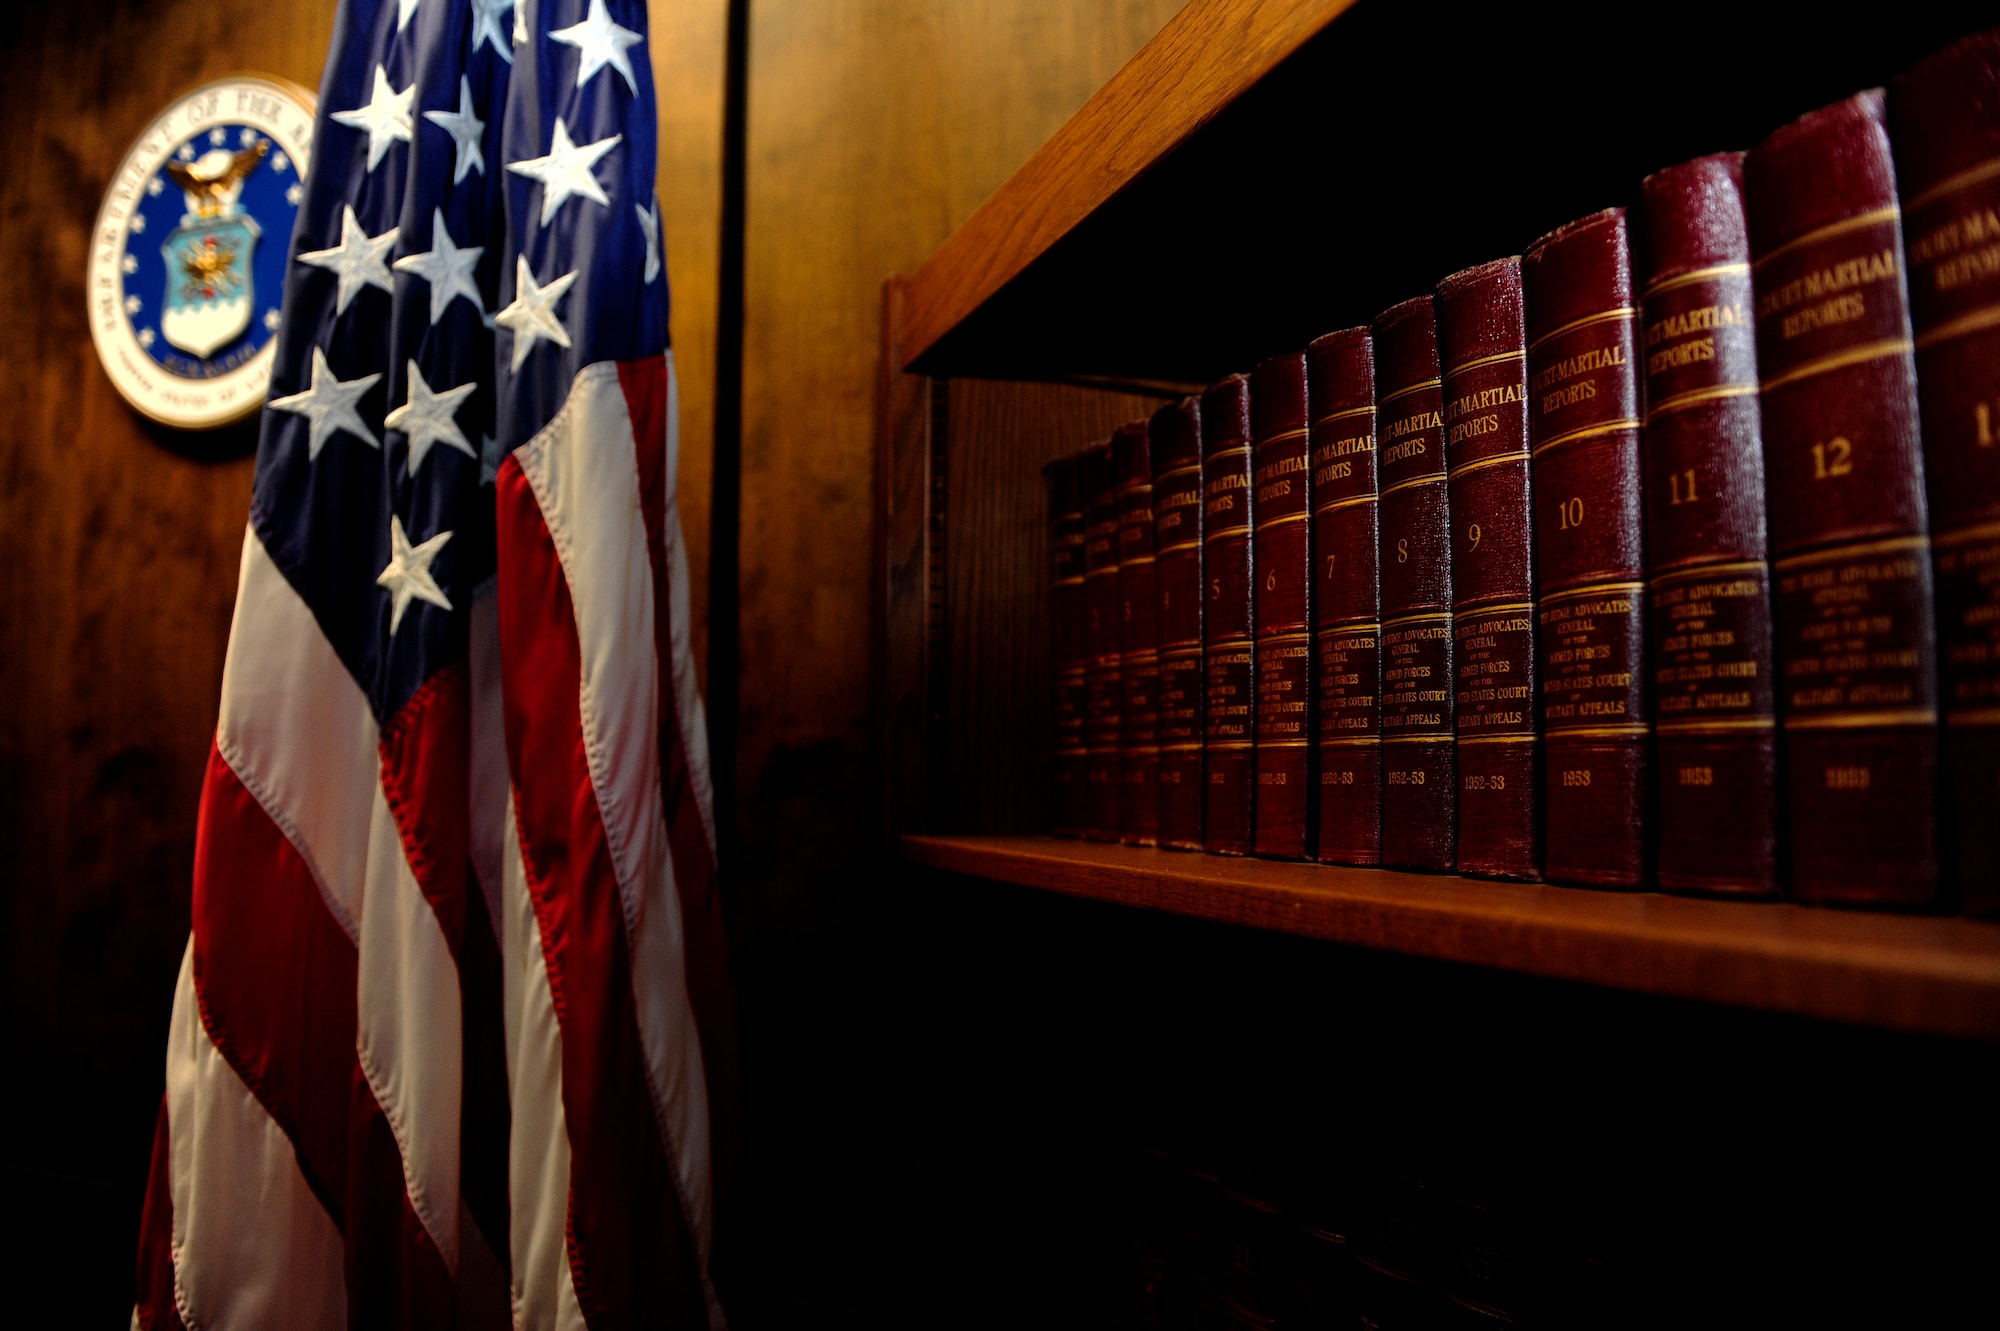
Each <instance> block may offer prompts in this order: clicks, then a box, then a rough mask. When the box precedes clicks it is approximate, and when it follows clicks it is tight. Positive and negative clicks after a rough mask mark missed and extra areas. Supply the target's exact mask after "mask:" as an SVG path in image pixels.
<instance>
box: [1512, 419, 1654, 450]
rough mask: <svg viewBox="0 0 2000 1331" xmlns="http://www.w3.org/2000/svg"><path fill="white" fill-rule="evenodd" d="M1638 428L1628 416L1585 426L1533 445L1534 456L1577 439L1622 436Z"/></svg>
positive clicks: (1637, 424) (1637, 423)
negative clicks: (1608, 435)
mask: <svg viewBox="0 0 2000 1331" xmlns="http://www.w3.org/2000/svg"><path fill="white" fill-rule="evenodd" d="M1638 428H1639V422H1638V421H1636V420H1633V419H1632V418H1631V417H1630V416H1621V417H1619V418H1618V419H1617V420H1615V421H1605V422H1604V423H1603V424H1601V425H1586V426H1584V427H1583V428H1582V429H1580V430H1569V431H1567V432H1565V433H1563V434H1559V435H1557V436H1556V437H1555V438H1553V439H1544V440H1542V442H1541V443H1539V444H1536V445H1535V456H1536V457H1540V456H1541V455H1542V454H1544V453H1546V452H1548V451H1549V450H1550V449H1551V448H1556V447H1558V446H1560V445H1562V444H1573V443H1575V442H1576V441H1577V440H1579V439H1595V438H1597V437H1598V436H1599V435H1606V434H1622V433H1624V432H1625V431H1626V430H1636V429H1638Z"/></svg>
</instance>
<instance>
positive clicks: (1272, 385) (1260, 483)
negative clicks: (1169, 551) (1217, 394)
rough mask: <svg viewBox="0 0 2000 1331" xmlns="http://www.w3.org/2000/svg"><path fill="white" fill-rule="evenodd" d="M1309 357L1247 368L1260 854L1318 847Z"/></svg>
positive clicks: (1297, 855)
mask: <svg viewBox="0 0 2000 1331" xmlns="http://www.w3.org/2000/svg"><path fill="white" fill-rule="evenodd" d="M1308 420H1309V417H1308V415H1307V410H1306V358H1305V354H1304V353H1303V352H1292V353H1290V354H1288V355H1283V356H1273V357H1271V358H1270V359H1269V360H1267V361H1265V362H1264V363H1263V364H1261V365H1259V366H1258V367H1257V370H1256V373H1254V374H1252V375H1251V376H1250V431H1251V437H1252V439H1253V440H1254V441H1255V442H1254V449H1255V453H1254V457H1255V461H1256V466H1257V472H1256V484H1257V499H1256V512H1257V536H1256V547H1257V551H1256V560H1257V582H1256V588H1257V590H1256V604H1257V853H1258V854H1259V855H1263V856H1267V857H1270V858H1272V859H1288V860H1296V859H1304V858H1305V857H1306V856H1307V855H1309V854H1310V853H1311V851H1312V837H1311V828H1310V827H1309V825H1308V824H1309V822H1310V819H1311V815H1312V813H1313V798H1312V757H1313V753H1312V712H1313V708H1312V448H1311V444H1310V441H1309V440H1308V438H1307V435H1308V425H1307V422H1308Z"/></svg>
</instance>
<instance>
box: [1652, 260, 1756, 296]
mask: <svg viewBox="0 0 2000 1331" xmlns="http://www.w3.org/2000/svg"><path fill="white" fill-rule="evenodd" d="M1739 273H1740V274H1742V275H1743V276H1745V277H1747V276H1749V275H1750V265H1749V264H1747V263H1718V264H1712V265H1710V266H1709V267H1707V268H1695V269H1692V270H1690V271H1688V272H1685V273H1676V274H1674V275H1673V276H1672V277H1662V278H1660V279H1659V280H1657V281H1655V282H1654V283H1653V284H1652V285H1651V286H1649V287H1647V288H1646V289H1645V290H1644V291H1642V292H1640V293H1639V299H1640V300H1649V299H1651V298H1652V297H1654V296H1657V295H1659V294H1660V293H1661V292H1662V291H1672V290H1674V289H1675V288H1676V287H1686V286H1693V285H1694V284H1695V283H1696V282H1709V281H1713V280H1714V279H1715V278H1718V277H1735V276H1736V275H1737V274H1739Z"/></svg>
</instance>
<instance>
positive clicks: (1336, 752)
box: [1306, 327, 1382, 865]
mask: <svg viewBox="0 0 2000 1331" xmlns="http://www.w3.org/2000/svg"><path fill="white" fill-rule="evenodd" d="M1306 398H1307V401H1308V402H1309V403H1310V404H1311V406H1312V412H1313V423H1312V457H1313V639H1314V647H1315V649H1316V651H1317V660H1316V664H1317V666H1318V669H1317V672H1316V674H1317V676H1318V678H1317V683H1318V690H1317V692H1318V694H1319V717H1318V725H1317V727H1316V729H1317V731H1318V735H1319V852H1318V853H1319V858H1320V859H1321V860H1322V861H1324V862H1325V863H1328V864H1361V865H1372V864H1380V863H1381V862H1382V698H1381V693H1382V652H1381V637H1382V612H1381V602H1380V586H1379V584H1378V582H1377V578H1376V556H1377V553H1378V552H1377V550H1376V523H1375V507H1376V493H1375V342H1374V336H1373V333H1372V331H1371V330H1370V329H1368V328H1366V327H1362V328H1343V329H1340V330H1339V331H1337V332H1332V333H1328V334H1326V335H1325V336H1324V337H1320V338H1316V339H1314V341H1313V343H1312V345H1311V346H1309V347H1307V348H1306Z"/></svg>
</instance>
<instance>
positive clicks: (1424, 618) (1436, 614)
mask: <svg viewBox="0 0 2000 1331" xmlns="http://www.w3.org/2000/svg"><path fill="white" fill-rule="evenodd" d="M1450 618H1451V611H1449V610H1424V611H1420V612H1419V613H1417V614H1414V615H1396V616H1394V617H1393V618H1390V619H1385V620H1383V621H1382V627H1383V628H1388V627H1390V626H1391V625H1395V624H1437V623H1441V622H1443V621H1445V620H1449V619H1450Z"/></svg>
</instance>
